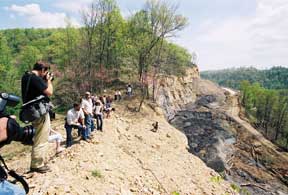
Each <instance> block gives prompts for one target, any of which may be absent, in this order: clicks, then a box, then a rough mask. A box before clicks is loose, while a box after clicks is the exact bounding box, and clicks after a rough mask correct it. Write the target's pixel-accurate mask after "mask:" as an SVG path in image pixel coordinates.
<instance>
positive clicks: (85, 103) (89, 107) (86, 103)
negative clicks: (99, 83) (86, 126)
mask: <svg viewBox="0 0 288 195" xmlns="http://www.w3.org/2000/svg"><path fill="white" fill-rule="evenodd" d="M81 108H82V109H85V110H86V111H87V112H88V114H92V113H93V102H92V99H88V100H87V99H84V98H83V99H82V102H81Z"/></svg>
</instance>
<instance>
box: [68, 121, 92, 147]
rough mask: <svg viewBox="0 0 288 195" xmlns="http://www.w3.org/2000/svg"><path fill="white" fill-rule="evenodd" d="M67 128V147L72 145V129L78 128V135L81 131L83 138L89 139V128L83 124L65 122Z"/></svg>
mask: <svg viewBox="0 0 288 195" xmlns="http://www.w3.org/2000/svg"><path fill="white" fill-rule="evenodd" d="M65 129H66V146H67V148H68V147H70V146H72V129H78V135H79V133H80V132H81V135H82V138H83V139H87V138H88V133H87V129H86V128H84V127H83V126H81V125H79V126H76V125H68V124H67V123H66V124H65Z"/></svg>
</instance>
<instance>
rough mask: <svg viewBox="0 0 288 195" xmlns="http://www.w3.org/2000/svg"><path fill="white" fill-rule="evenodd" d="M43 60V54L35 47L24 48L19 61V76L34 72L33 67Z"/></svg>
mask: <svg viewBox="0 0 288 195" xmlns="http://www.w3.org/2000/svg"><path fill="white" fill-rule="evenodd" d="M41 59H42V54H41V53H40V51H39V50H38V49H37V48H36V47H34V46H26V47H24V48H23V49H22V50H21V52H20V56H19V59H18V64H19V74H20V75H22V74H23V73H24V72H25V71H27V70H32V68H33V65H34V64H35V62H36V61H38V60H41Z"/></svg>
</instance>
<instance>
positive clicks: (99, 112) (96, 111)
mask: <svg viewBox="0 0 288 195" xmlns="http://www.w3.org/2000/svg"><path fill="white" fill-rule="evenodd" d="M101 108H102V106H101V105H100V106H95V114H101Z"/></svg>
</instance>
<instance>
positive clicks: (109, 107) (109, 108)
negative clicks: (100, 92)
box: [104, 96, 113, 118]
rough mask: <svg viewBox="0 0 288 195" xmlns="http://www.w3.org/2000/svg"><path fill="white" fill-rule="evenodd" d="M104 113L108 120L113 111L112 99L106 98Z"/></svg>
mask: <svg viewBox="0 0 288 195" xmlns="http://www.w3.org/2000/svg"><path fill="white" fill-rule="evenodd" d="M104 111H105V113H106V118H109V117H110V113H111V111H113V109H112V98H111V97H110V96H108V97H107V98H106V104H105V105H104Z"/></svg>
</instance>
